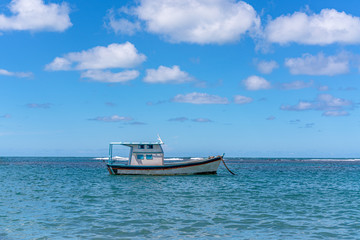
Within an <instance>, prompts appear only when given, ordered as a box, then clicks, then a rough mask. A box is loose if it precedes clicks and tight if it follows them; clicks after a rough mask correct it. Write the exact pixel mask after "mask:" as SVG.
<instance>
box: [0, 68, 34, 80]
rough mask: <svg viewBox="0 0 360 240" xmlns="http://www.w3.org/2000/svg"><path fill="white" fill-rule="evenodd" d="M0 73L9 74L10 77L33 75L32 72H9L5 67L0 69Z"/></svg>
mask: <svg viewBox="0 0 360 240" xmlns="http://www.w3.org/2000/svg"><path fill="white" fill-rule="evenodd" d="M0 75H3V76H10V77H19V78H31V77H33V73H32V72H9V71H8V70H5V69H0Z"/></svg>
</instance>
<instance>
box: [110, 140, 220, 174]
mask: <svg viewBox="0 0 360 240" xmlns="http://www.w3.org/2000/svg"><path fill="white" fill-rule="evenodd" d="M163 144H164V143H163V142H162V141H161V139H160V138H159V141H157V142H111V143H110V145H109V160H108V162H107V164H106V165H107V168H108V170H109V173H110V174H114V175H193V174H216V172H217V169H218V167H219V164H220V162H221V161H222V160H223V156H216V157H209V158H208V159H204V160H196V161H187V162H181V163H172V164H166V163H164V151H163V149H162V147H161V145H163ZM115 145H123V146H128V147H130V156H129V159H128V164H120V163H116V161H114V159H113V156H112V155H113V146H115Z"/></svg>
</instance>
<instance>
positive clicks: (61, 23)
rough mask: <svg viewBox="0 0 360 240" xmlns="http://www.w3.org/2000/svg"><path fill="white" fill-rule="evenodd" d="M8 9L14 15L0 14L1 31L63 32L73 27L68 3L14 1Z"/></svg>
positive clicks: (32, 0)
mask: <svg viewBox="0 0 360 240" xmlns="http://www.w3.org/2000/svg"><path fill="white" fill-rule="evenodd" d="M8 7H9V10H10V12H11V14H12V15H10V16H6V15H4V14H0V31H11V30H30V31H57V32H62V31H65V30H66V29H67V28H69V27H71V26H72V24H71V22H70V18H69V8H68V6H67V4H66V3H62V4H61V5H59V4H55V3H50V4H44V1H43V0H12V1H11V3H10V4H9V6H8Z"/></svg>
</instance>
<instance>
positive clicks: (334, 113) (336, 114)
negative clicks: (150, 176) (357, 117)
mask: <svg viewBox="0 0 360 240" xmlns="http://www.w3.org/2000/svg"><path fill="white" fill-rule="evenodd" d="M322 115H323V116H326V117H340V116H348V115H349V112H347V111H326V112H324V113H323V114H322Z"/></svg>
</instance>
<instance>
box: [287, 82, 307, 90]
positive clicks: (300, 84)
mask: <svg viewBox="0 0 360 240" xmlns="http://www.w3.org/2000/svg"><path fill="white" fill-rule="evenodd" d="M313 84H314V82H313V81H310V82H304V81H294V82H290V83H283V84H282V85H281V88H282V89H285V90H297V89H303V88H309V87H312V86H313Z"/></svg>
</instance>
